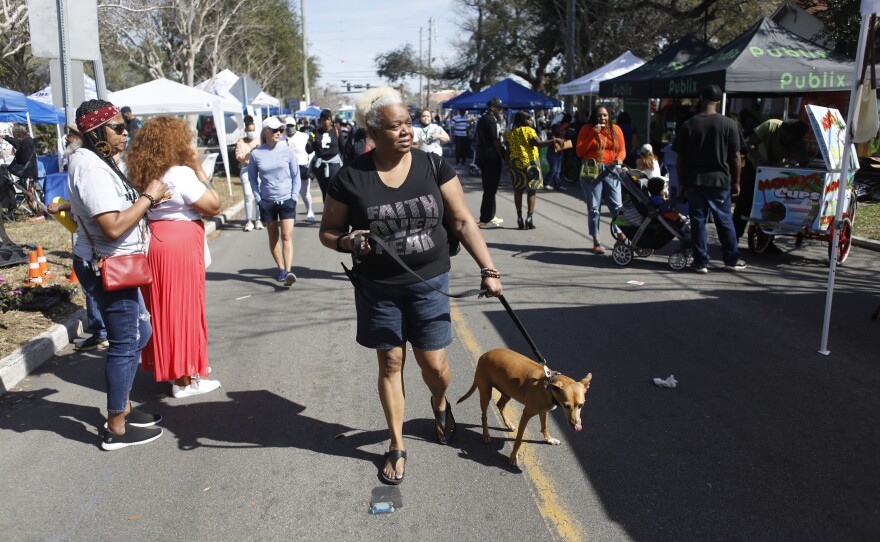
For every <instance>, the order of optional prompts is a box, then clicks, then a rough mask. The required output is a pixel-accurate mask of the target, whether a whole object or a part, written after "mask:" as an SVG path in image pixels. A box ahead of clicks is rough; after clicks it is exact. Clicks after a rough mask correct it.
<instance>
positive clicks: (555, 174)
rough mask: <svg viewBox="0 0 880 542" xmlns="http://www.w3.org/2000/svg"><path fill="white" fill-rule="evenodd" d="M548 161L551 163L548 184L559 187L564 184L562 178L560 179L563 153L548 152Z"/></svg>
mask: <svg viewBox="0 0 880 542" xmlns="http://www.w3.org/2000/svg"><path fill="white" fill-rule="evenodd" d="M547 163H548V164H550V173H549V174H548V176H549V179H548V180H547V185H548V186H552V187H553V188H559V185H560V184H562V180H561V179H560V175H561V173H562V153H561V152H548V153H547Z"/></svg>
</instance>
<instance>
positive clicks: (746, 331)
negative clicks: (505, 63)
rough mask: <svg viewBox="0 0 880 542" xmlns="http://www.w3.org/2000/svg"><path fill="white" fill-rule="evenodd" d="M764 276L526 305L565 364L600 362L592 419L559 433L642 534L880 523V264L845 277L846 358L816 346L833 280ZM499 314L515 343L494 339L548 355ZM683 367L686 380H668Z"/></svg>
mask: <svg viewBox="0 0 880 542" xmlns="http://www.w3.org/2000/svg"><path fill="white" fill-rule="evenodd" d="M804 263H805V265H812V264H813V263H814V264H815V265H825V264H824V263H821V262H817V261H814V262H810V261H805V262H804ZM773 272H777V271H775V270H774V271H773ZM783 272H785V273H787V274H789V275H791V276H792V277H797V276H800V275H801V274H802V273H803V272H802V271H801V270H799V269H797V268H795V269H789V270H786V271H783ZM718 273H723V272H721V271H719V272H718ZM811 273H813V274H814V273H815V271H814V270H812V271H811ZM724 276H726V275H724ZM760 276H761V271H760V270H757V269H756V270H754V275H751V276H749V275H742V277H743V280H744V282H743V287H742V288H738V287H730V286H729V285H728V284H719V283H718V282H716V281H713V280H711V277H712V274H710V275H707V276H706V277H709V279H708V280H704V277H700V278H699V279H697V278H696V277H697V276H696V275H693V274H689V275H687V276H686V277H685V279H686V280H688V281H689V283H691V284H690V286H691V287H692V288H693V289H694V290H696V291H697V292H698V293H699V294H701V296H702V297H701V298H697V299H693V298H688V299H670V300H668V301H661V302H653V303H625V302H621V303H618V304H603V305H594V306H584V305H571V306H563V307H559V308H554V309H545V308H541V309H529V308H528V307H527V305H523V304H522V303H520V304H519V305H521V306H518V307H517V308H516V309H515V310H516V311H517V315H518V316H519V318H520V319H521V320H522V322H523V324H524V325H525V327H526V329H527V330H528V331H529V333H530V335H531V336H532V337H533V338H535V340H536V342H537V344H538V348H539V349H540V350H541V352H542V354H544V356H545V357H546V358H547V360H548V362H549V364H550V366H551V368H552V369H554V370H558V371H561V372H562V373H563V374H566V375H568V376H570V377H573V378H581V377H583V376H584V374H586V373H587V372H588V371H589V372H592V373H593V382H592V386H591V388H590V392H589V394H588V396H587V402H586V406H585V408H584V411H583V419H584V428H585V430H584V431H583V432H581V433H579V434H575V433H573V432H571V431H569V430H568V428H567V424H566V423H564V421H562V418H560V417H559V416H560V415H559V413H558V412H554V413H552V414H551V416H556V417H557V418H556V419H557V421H559V423H558V426H559V427H560V429H559V430H558V431H554V436H556V437H557V438H559V439H561V440H563V442H564V443H565V444H567V445H568V446H570V447H571V448H572V450H573V453H574V454H575V456H576V457H577V458H578V460H579V461H580V467H581V469H582V470H583V472H584V474H585V476H586V477H587V479H588V480H589V482H590V484H591V485H592V486H593V487H594V488H595V491H596V493H597V495H598V496H599V497H600V498H601V501H602V504H603V507H604V509H605V510H606V511H607V513H608V515H609V517H610V519H612V520H613V521H615V522H618V523H619V524H620V525H622V526H623V527H624V528H625V529H626V530H627V532H628V534H629V535H630V536H631V537H632V539H634V540H644V541H655V540H722V539H723V540H729V539H736V540H783V539H785V540H833V539H836V540H868V539H874V538H876V534H877V533H878V532H880V515H878V514H877V510H876V502H877V501H876V496H877V495H878V494H880V473H878V471H877V469H876V451H877V450H878V449H880V435H878V433H877V432H876V431H874V430H873V428H874V426H875V425H876V420H877V419H878V416H880V394H878V393H877V389H878V387H880V366H878V364H877V355H876V342H875V341H874V342H873V343H872V341H873V338H874V337H876V336H877V334H878V333H880V326H878V324H877V322H873V321H871V320H869V316H870V310H871V309H873V307H875V306H876V300H875V299H873V298H871V297H868V296H865V295H864V293H863V292H865V291H870V290H871V288H872V285H875V284H876V283H875V277H874V273H873V272H872V271H870V270H867V269H866V270H863V271H857V270H849V272H848V273H847V276H846V277H845V278H842V277H838V288H837V293H836V295H835V305H834V306H835V315H837V318H836V319H835V320H834V323H833V327H832V330H831V337H832V348H833V353H832V356H831V357H824V356H822V355H820V354H818V353H817V352H816V350H817V348H818V345H819V338H820V331H821V317H822V311H823V307H824V305H823V303H824V284H819V283H816V282H815V280H813V281H811V282H806V281H805V282H804V283H803V284H801V285H796V286H793V287H788V288H785V289H783V288H776V289H761V288H763V287H764V285H760V282H761V281H760ZM746 277H748V278H746ZM716 278H717V277H716ZM750 280H751V281H755V283H757V284H758V285H757V286H755V285H752V284H749V282H748V281H750ZM702 285H705V289H701V287H702ZM751 286H754V289H750V288H749V287H751ZM628 299H632V297H628ZM585 302H588V301H585ZM486 317H487V318H488V319H489V321H490V322H491V324H492V325H494V326H495V327H496V328H497V329H498V330H499V331H500V333H501V334H502V336H503V337H504V343H505V344H504V345H484V346H487V347H489V346H491V347H496V346H508V347H510V348H513V349H515V350H517V351H519V352H521V353H523V354H525V355H528V356H529V357H532V358H534V356H533V354H532V352H531V349H530V348H529V346H528V345H527V343H526V342H525V340H524V339H523V338H522V336H521V335H520V334H519V332H518V331H517V330H516V328H515V327H514V324H513V322H511V320H510V318H509V317H508V315H507V313H506V312H505V311H504V310H503V308H501V307H498V308H497V309H495V310H491V311H487V312H486ZM805 323H807V325H806V326H805V325H804V324H805ZM670 374H674V375H675V377H676V379H677V380H678V381H679V386H678V388H676V389H663V388H659V387H656V386H654V385H653V383H652V379H653V378H654V377H661V378H666V377H667V376H668V375H670ZM471 408H474V405H471ZM492 408H494V407H492ZM477 431H479V430H477ZM527 446H535V444H527ZM469 448H471V449H470V450H469V452H470V453H478V452H477V451H476V450H474V447H470V446H469ZM493 453H497V450H496V451H495V452H493ZM492 463H494V464H496V465H497V459H493V460H492V462H491V463H490V464H492Z"/></svg>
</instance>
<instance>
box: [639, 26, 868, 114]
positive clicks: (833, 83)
mask: <svg viewBox="0 0 880 542" xmlns="http://www.w3.org/2000/svg"><path fill="white" fill-rule="evenodd" d="M854 67H855V63H854V62H853V59H851V58H848V57H846V56H844V55H840V54H837V53H834V52H833V51H830V50H828V49H824V48H822V47H820V46H818V45H816V44H815V43H813V42H811V41H808V40H806V39H804V38H802V37H800V36H798V35H797V34H795V33H793V32H791V31H789V30H787V29H785V28H783V27H781V26H779V25H778V24H776V23H775V22H773V21H772V20H770V19H766V18H765V19H762V20H760V21H758V23H757V24H755V25H754V26H752V27H751V28H750V29H749V30H747V31H746V32H745V33H743V34H741V35H740V36H739V37H738V38H736V39H734V40H733V41H731V42H730V43H728V44H727V45H725V46H724V47H722V48H721V49H719V50H718V51H716V52H715V53H713V54H711V55H708V56H706V57H704V58H702V59H700V60H697V61H696V62H694V63H693V64H690V65H689V66H687V67H686V68H684V69H682V70H680V71H677V72H674V73H671V74H667V75H664V76H661V77H658V78H657V79H655V80H653V81H652V82H651V87H650V89H651V90H650V92H651V96H652V97H655V98H685V97H695V96H698V95H699V93H700V89H701V88H702V87H704V86H705V85H710V84H715V85H718V86H719V87H721V88H722V89H723V90H724V92H725V94H761V95H774V94H776V95H779V94H781V95H786V94H802V93H805V92H828V91H842V90H843V91H845V90H847V89H849V88H850V85H851V83H852V80H851V78H852V76H853V73H854Z"/></svg>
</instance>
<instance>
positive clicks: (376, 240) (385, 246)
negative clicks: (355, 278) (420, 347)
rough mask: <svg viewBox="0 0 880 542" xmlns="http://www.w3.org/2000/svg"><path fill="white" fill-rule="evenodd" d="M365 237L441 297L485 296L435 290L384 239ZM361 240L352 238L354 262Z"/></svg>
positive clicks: (372, 236) (483, 291) (476, 292)
mask: <svg viewBox="0 0 880 542" xmlns="http://www.w3.org/2000/svg"><path fill="white" fill-rule="evenodd" d="M367 237H368V238H369V239H370V240H372V241H373V242H374V243H376V244H377V245H379V246H380V247H382V250H384V251H385V252H387V253H388V255H389V256H391V258H392V259H393V260H394V261H395V262H397V265H399V266H400V267H402V268H403V269H404V270H406V272H407V273H409V274H410V275H412V276H414V277H415V278H417V279H419V280H420V281H422V282H424V283H425V284H427V285H428V286H429V287H430V288H431V289H432V290H434V291H435V292H437V293H440V294H443V295H445V296H446V297H450V298H453V299H461V298H464V297H472V296H475V295H482V294H485V293H486V290H479V289H473V290H465V291H464V292H461V293H458V294H449V293H446V292H444V291H442V290H440V289H439V288H435V287H434V286H432V285H431V284H430V283H429V282H428V281H426V280H425V279H423V278H422V277H421V275H419V274H418V273H416V272H415V271H413V270H412V268H411V267H410V266H408V265H406V264H405V263H404V262H403V260H402V259H401V258H400V256H398V254H397V251H396V250H394V248H393V247H391V246H390V245H389V244H388V243H387V242H386V241H385V240H384V239H382V238H381V237H379V236H378V235H369V234H367ZM362 238H363V236H362V235H361V234H360V233H356V234H355V236H354V242H353V245H354V251H353V252H352V254H354V259H355V261H358V262H359V261H360V247H361V240H362Z"/></svg>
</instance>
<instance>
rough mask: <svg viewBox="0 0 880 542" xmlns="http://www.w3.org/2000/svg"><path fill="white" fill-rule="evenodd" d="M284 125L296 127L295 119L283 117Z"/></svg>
mask: <svg viewBox="0 0 880 542" xmlns="http://www.w3.org/2000/svg"><path fill="white" fill-rule="evenodd" d="M284 124H287V125H288V126H296V119H295V118H293V117H284Z"/></svg>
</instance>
